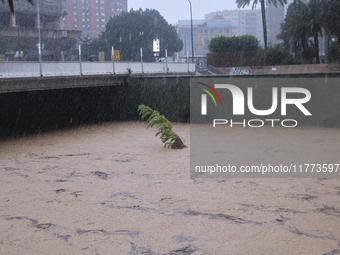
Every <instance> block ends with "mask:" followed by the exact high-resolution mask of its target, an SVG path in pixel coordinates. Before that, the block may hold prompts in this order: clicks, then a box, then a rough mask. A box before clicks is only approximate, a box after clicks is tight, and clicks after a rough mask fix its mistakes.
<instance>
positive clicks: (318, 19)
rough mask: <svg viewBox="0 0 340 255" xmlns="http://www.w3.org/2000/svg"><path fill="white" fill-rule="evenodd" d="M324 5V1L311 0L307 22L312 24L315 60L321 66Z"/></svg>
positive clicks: (308, 6)
mask: <svg viewBox="0 0 340 255" xmlns="http://www.w3.org/2000/svg"><path fill="white" fill-rule="evenodd" d="M322 7H323V5H322V0H311V1H310V2H309V3H308V4H307V9H308V17H307V20H308V21H309V23H310V30H311V33H312V35H313V38H314V51H315V58H316V61H315V63H316V64H320V58H319V33H320V34H321V28H322V27H323V22H324V20H323V18H324V13H323V10H322V9H323V8H322Z"/></svg>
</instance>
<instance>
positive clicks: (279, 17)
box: [266, 0, 285, 45]
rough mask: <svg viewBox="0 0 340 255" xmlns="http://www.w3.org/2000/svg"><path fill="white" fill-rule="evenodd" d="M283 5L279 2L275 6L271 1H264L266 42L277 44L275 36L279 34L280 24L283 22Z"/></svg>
mask: <svg viewBox="0 0 340 255" xmlns="http://www.w3.org/2000/svg"><path fill="white" fill-rule="evenodd" d="M284 15H285V7H284V6H282V5H281V4H280V3H278V4H277V6H275V5H274V4H273V3H269V2H268V0H267V1H266V23H267V24H266V25H267V42H268V44H272V45H273V44H277V43H279V40H277V39H276V36H277V35H278V34H280V32H281V27H280V24H281V23H283V22H284Z"/></svg>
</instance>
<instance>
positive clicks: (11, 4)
mask: <svg viewBox="0 0 340 255" xmlns="http://www.w3.org/2000/svg"><path fill="white" fill-rule="evenodd" d="M1 1H2V3H5V0H1ZM7 2H8V5H9V8H11V12H12V13H14V2H13V0H7ZM27 2H29V3H31V4H33V2H32V0H27Z"/></svg>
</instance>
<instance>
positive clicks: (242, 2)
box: [236, 0, 287, 49]
mask: <svg viewBox="0 0 340 255" xmlns="http://www.w3.org/2000/svg"><path fill="white" fill-rule="evenodd" d="M251 1H253V7H252V9H254V8H255V7H256V5H257V3H258V1H260V4H261V13H262V26H263V39H264V48H265V49H267V24H266V5H265V2H264V0H236V3H237V7H238V8H241V7H242V8H244V7H245V6H246V5H249V4H250V2H251ZM277 2H279V3H280V4H281V5H282V6H283V4H286V3H287V0H268V3H269V4H270V3H273V4H274V5H275V7H277Z"/></svg>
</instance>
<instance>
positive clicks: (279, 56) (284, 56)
mask: <svg viewBox="0 0 340 255" xmlns="http://www.w3.org/2000/svg"><path fill="white" fill-rule="evenodd" d="M266 53H267V57H266V63H267V65H269V66H274V65H292V64H294V63H295V62H294V58H293V56H292V55H291V54H290V53H289V50H288V49H287V48H285V47H284V45H282V44H276V45H274V46H271V45H269V46H268V48H267V52H266Z"/></svg>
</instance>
